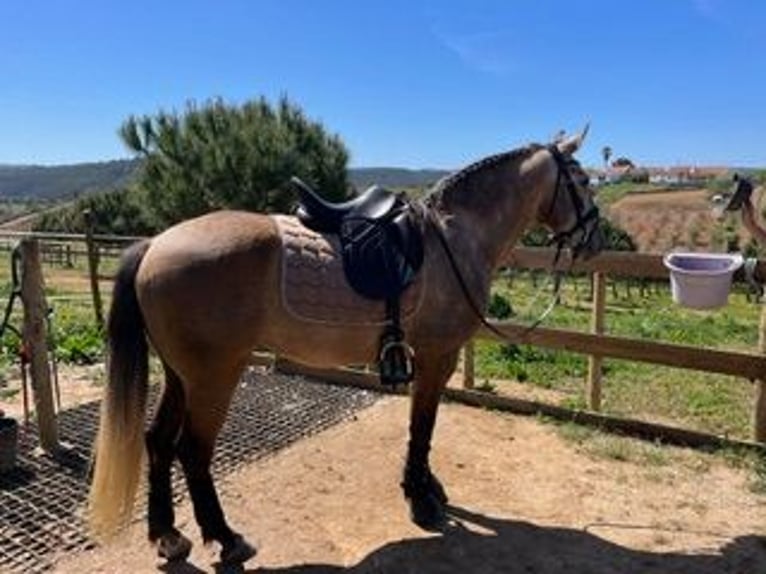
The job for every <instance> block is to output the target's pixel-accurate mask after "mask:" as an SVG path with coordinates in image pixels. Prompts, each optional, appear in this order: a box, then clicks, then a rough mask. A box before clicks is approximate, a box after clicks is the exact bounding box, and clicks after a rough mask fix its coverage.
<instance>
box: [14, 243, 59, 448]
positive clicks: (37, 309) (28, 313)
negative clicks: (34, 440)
mask: <svg viewBox="0 0 766 574" xmlns="http://www.w3.org/2000/svg"><path fill="white" fill-rule="evenodd" d="M20 250H21V300H22V303H23V306H24V328H23V340H24V344H25V345H26V346H27V353H28V354H29V360H30V363H29V369H30V374H31V379H32V392H33V395H34V402H35V413H36V415H37V427H38V429H39V432H40V446H41V447H42V449H43V450H44V451H45V452H47V453H55V452H56V451H58V450H59V448H60V444H59V434H58V424H57V421H56V411H55V408H54V402H53V391H52V388H51V372H50V363H49V362H48V333H47V331H48V327H47V324H46V314H47V313H48V305H47V304H46V302H45V293H44V290H43V273H42V269H41V267H40V245H39V243H38V242H37V240H36V239H31V238H27V239H23V240H22V241H21V245H20Z"/></svg>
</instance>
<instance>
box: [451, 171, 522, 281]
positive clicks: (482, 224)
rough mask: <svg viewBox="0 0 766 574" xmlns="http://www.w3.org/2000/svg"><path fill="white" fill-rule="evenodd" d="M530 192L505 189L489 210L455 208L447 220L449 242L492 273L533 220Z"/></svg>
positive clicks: (519, 189) (518, 189)
mask: <svg viewBox="0 0 766 574" xmlns="http://www.w3.org/2000/svg"><path fill="white" fill-rule="evenodd" d="M533 191H534V190H532V189H521V188H520V187H518V186H517V187H516V188H514V189H509V190H506V193H505V195H504V196H502V197H500V198H499V200H498V201H496V202H494V204H493V205H492V206H491V209H485V210H460V209H456V210H455V211H453V212H452V213H451V214H450V215H449V216H448V217H447V218H446V221H447V225H446V235H447V237H448V239H449V241H450V242H451V243H454V244H455V245H460V246H462V249H463V250H464V251H465V253H464V254H463V256H464V257H466V258H469V259H470V260H471V261H473V262H475V264H476V265H479V266H481V267H482V268H486V270H487V273H490V274H491V273H493V272H494V271H495V270H496V269H497V268H498V267H499V266H501V265H502V263H503V261H504V259H505V256H506V255H507V253H508V251H509V250H510V249H511V248H512V247H513V246H514V245H515V244H516V242H517V241H518V240H519V239H520V238H521V236H522V235H523V233H524V231H525V230H526V229H527V228H528V227H529V226H530V223H531V222H532V221H533V220H534V216H535V210H536V204H534V203H531V202H530V201H529V198H528V197H526V195H527V194H531V193H532V192H533Z"/></svg>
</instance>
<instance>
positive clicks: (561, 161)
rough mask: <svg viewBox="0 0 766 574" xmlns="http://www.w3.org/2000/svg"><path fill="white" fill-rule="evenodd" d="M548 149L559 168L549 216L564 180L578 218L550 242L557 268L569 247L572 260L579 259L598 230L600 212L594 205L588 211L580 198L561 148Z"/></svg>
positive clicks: (551, 147) (551, 146)
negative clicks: (574, 240)
mask: <svg viewBox="0 0 766 574" xmlns="http://www.w3.org/2000/svg"><path fill="white" fill-rule="evenodd" d="M546 149H547V150H548V152H549V153H550V154H551V155H552V156H553V159H554V161H555V162H556V167H557V168H558V173H557V175H556V187H555V190H554V192H553V199H552V200H551V204H550V207H549V208H548V209H549V215H550V214H551V213H553V209H554V208H555V206H556V201H557V200H558V197H559V193H560V191H561V187H562V186H561V180H562V179H563V180H564V187H565V188H566V191H567V192H568V193H569V199H570V201H571V202H572V205H573V206H574V209H575V217H576V219H575V222H574V224H573V225H572V226H571V227H570V228H569V229H565V230H564V231H559V232H556V233H554V234H553V235H552V236H551V238H550V240H549V241H548V245H555V246H556V256H555V258H554V266H555V264H556V263H558V260H559V258H560V257H561V251H562V249H563V248H564V247H565V246H567V245H568V246H569V247H570V248H571V249H572V260H575V259H577V256H578V255H579V254H580V252H581V251H582V250H583V248H584V247H585V246H586V245H587V244H588V242H589V241H590V239H591V236H592V235H593V233H594V232H595V231H596V229H597V228H598V225H597V224H598V219H599V211H598V207H597V206H596V205H595V204H592V205H591V206H590V207H589V208H587V209H586V207H585V204H584V203H583V200H582V197H580V194H579V193H578V185H577V183H575V181H574V179H573V178H572V174H571V172H570V171H569V167H568V166H567V159H566V157H564V154H563V153H561V151H560V150H559V148H558V147H557V146H556V145H555V144H552V145H549V146H548V147H547V148H546ZM578 233H579V235H580V239H579V241H577V243H573V238H574V237H576V236H577V234H578Z"/></svg>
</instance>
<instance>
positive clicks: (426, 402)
mask: <svg viewBox="0 0 766 574" xmlns="http://www.w3.org/2000/svg"><path fill="white" fill-rule="evenodd" d="M458 354H459V351H455V352H453V353H450V354H448V355H441V356H422V355H421V356H419V357H418V358H417V360H416V365H415V368H416V371H415V372H416V378H415V382H414V383H413V388H412V393H411V397H412V401H411V407H410V409H411V410H410V442H409V445H408V449H407V460H406V463H405V467H404V480H403V481H402V489H403V490H404V496H405V498H407V499H408V500H409V503H410V514H411V516H412V521H413V522H415V524H417V525H418V526H420V527H422V528H426V529H433V528H436V527H438V526H439V525H440V524H441V523H442V522H443V520H444V505H445V504H446V502H447V494H446V493H445V491H444V488H443V487H442V485H441V483H440V482H439V480H438V479H437V478H436V476H434V474H433V473H432V472H431V469H430V467H429V464H428V454H429V451H430V449H431V437H432V435H433V430H434V424H435V423H436V411H437V409H438V408H439V399H440V397H441V394H442V391H443V390H444V387H445V386H446V384H447V381H448V380H449V377H450V375H451V374H452V373H453V372H454V370H455V365H456V364H457V358H458Z"/></svg>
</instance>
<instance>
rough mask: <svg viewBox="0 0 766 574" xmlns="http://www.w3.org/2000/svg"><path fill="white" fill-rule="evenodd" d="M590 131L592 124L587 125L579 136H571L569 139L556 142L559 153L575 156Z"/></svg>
mask: <svg viewBox="0 0 766 574" xmlns="http://www.w3.org/2000/svg"><path fill="white" fill-rule="evenodd" d="M589 129H590V122H588V123H587V124H585V127H584V128H583V129H582V131H581V132H580V133H579V134H577V135H573V136H570V137H568V138H565V139H562V140H561V141H558V142H556V145H557V146H558V148H559V151H560V152H561V153H564V154H567V155H572V154H574V153H575V152H576V151H577V150H578V149H580V146H581V145H582V142H583V141H584V140H585V136H586V135H588V130H589Z"/></svg>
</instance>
